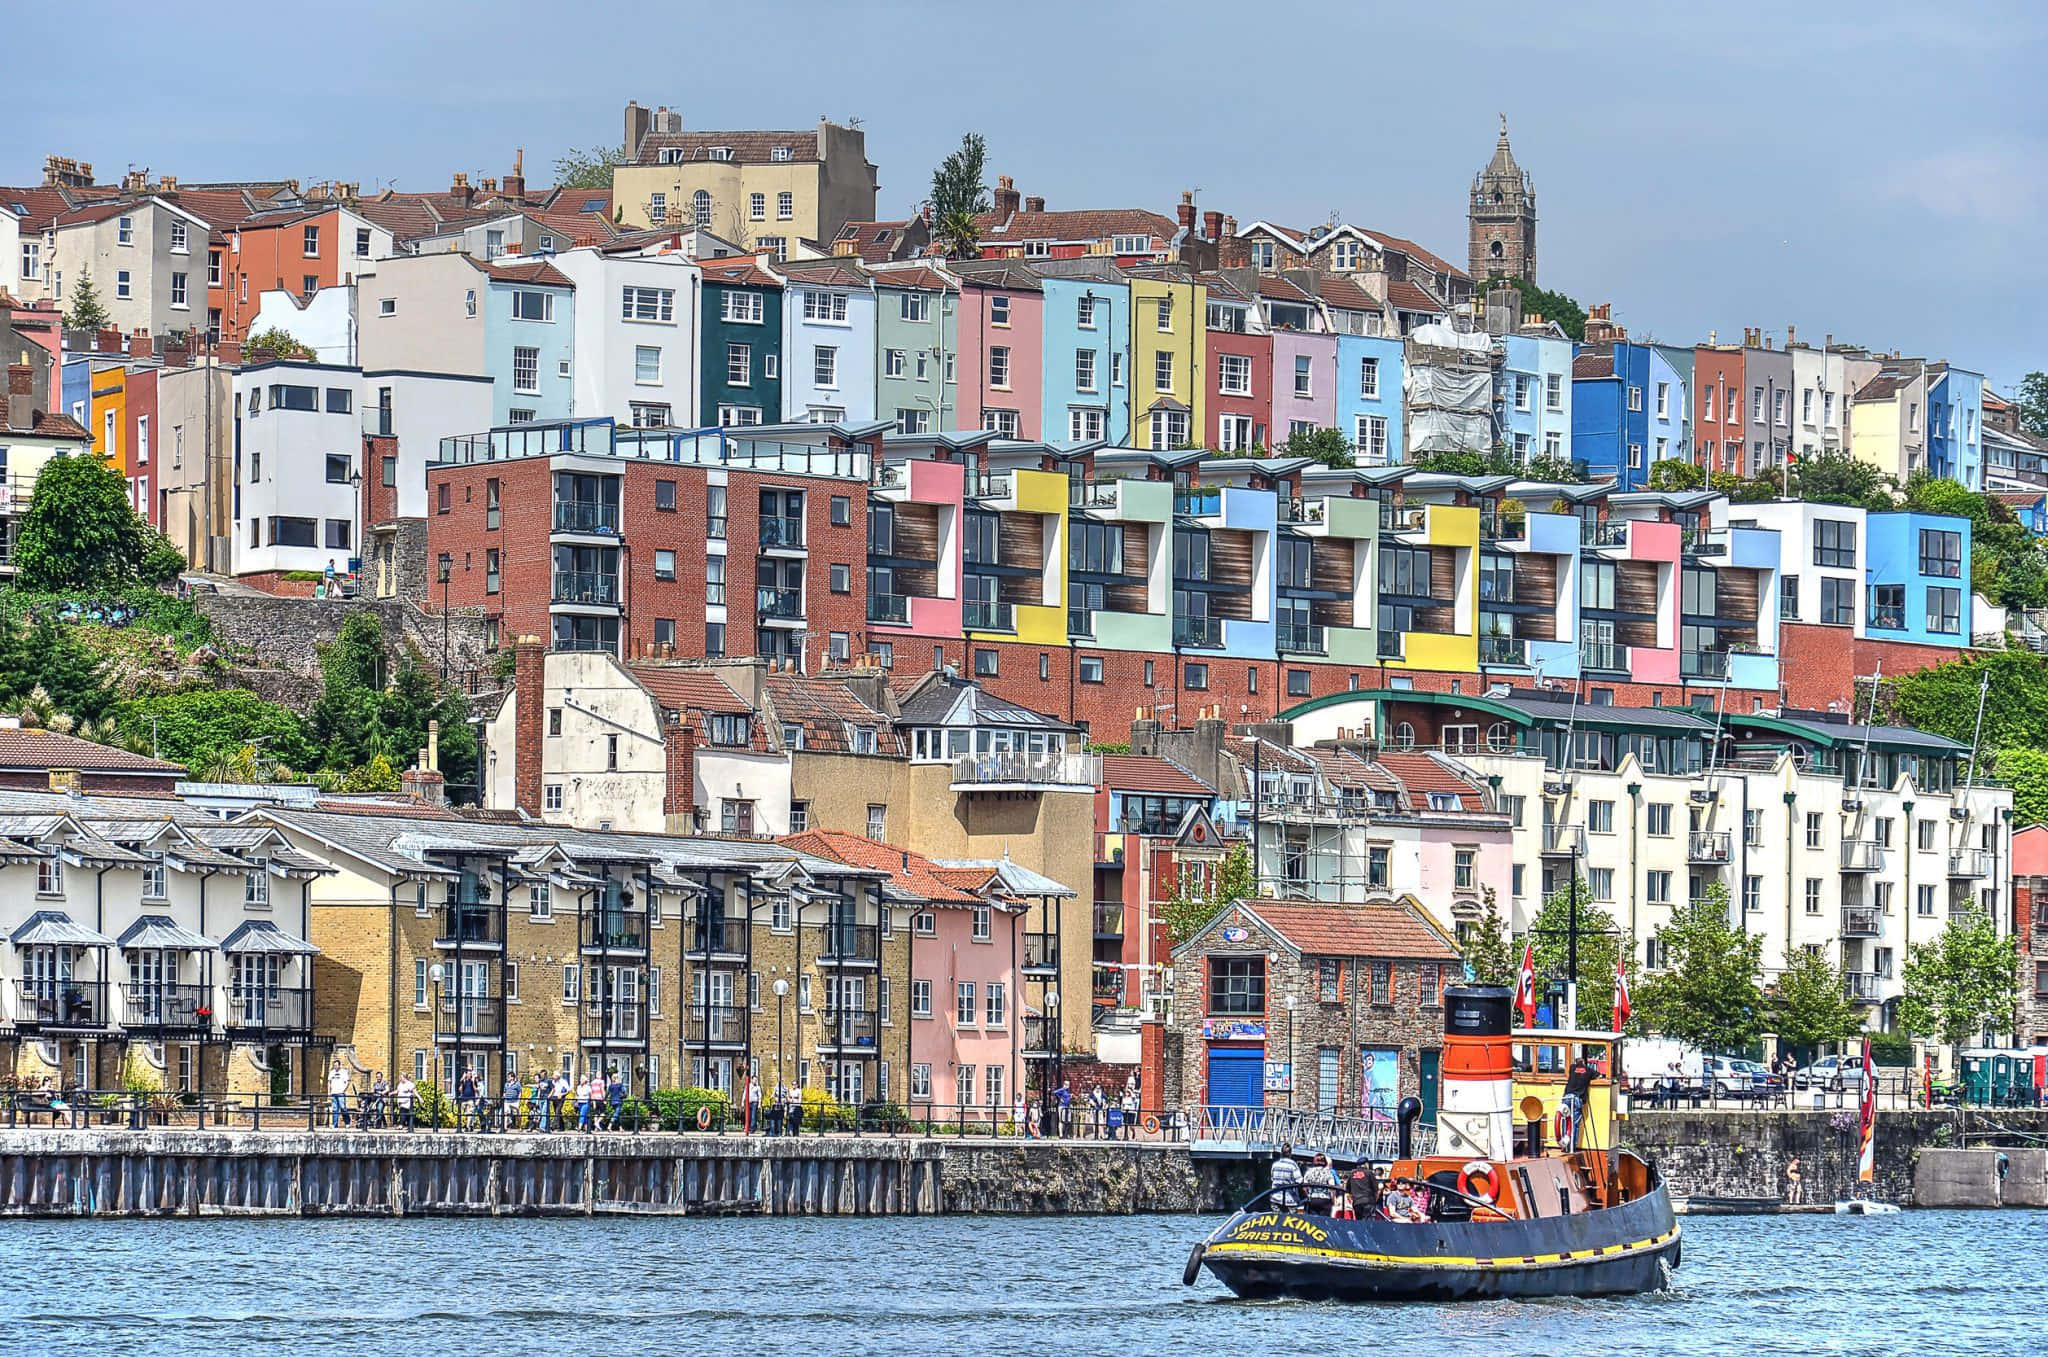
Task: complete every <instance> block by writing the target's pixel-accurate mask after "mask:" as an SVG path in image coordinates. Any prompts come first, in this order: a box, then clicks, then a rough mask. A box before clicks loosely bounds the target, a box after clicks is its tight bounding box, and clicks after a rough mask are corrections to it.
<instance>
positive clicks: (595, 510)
mask: <svg viewBox="0 0 2048 1357" xmlns="http://www.w3.org/2000/svg"><path fill="white" fill-rule="evenodd" d="M555 531H556V532H594V533H604V534H607V535H610V536H617V535H618V531H619V506H618V505H616V504H603V503H599V502H598V501H596V500H581V499H565V500H557V501H556V502H555Z"/></svg>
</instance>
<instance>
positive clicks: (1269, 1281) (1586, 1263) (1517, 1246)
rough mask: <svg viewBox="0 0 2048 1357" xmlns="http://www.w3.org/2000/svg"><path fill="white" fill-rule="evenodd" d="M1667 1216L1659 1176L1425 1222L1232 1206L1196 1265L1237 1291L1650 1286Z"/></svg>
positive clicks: (1665, 1272) (1617, 1289) (1519, 1292)
mask: <svg viewBox="0 0 2048 1357" xmlns="http://www.w3.org/2000/svg"><path fill="white" fill-rule="evenodd" d="M1679 1253H1680V1250H1679V1236H1678V1222H1677V1219H1676V1218H1675V1217H1674V1216H1673V1215H1672V1212H1671V1201H1670V1198H1669V1197H1668V1196H1667V1195H1666V1193H1665V1191H1664V1188H1663V1186H1662V1185H1661V1184H1660V1185H1659V1186H1658V1187H1657V1188H1656V1189H1655V1190H1654V1191H1653V1192H1651V1193H1649V1194H1648V1195H1646V1196H1643V1197H1640V1198H1638V1199H1637V1200H1635V1201H1632V1202H1628V1203H1626V1204H1625V1205H1622V1206H1617V1207H1614V1208H1611V1209H1609V1210H1604V1211H1586V1212H1582V1213H1580V1214H1577V1215H1570V1216H1548V1217H1543V1218H1540V1219H1537V1220H1528V1221H1522V1220H1511V1221H1490V1222H1483V1223H1481V1222H1454V1223H1442V1224H1427V1225H1408V1224H1398V1223H1395V1222H1392V1221H1385V1220H1372V1221H1347V1220H1333V1219H1330V1218H1328V1217H1324V1216H1312V1215H1306V1214H1303V1213H1301V1212H1297V1211H1281V1212H1275V1211H1256V1212H1239V1213H1238V1215H1237V1216H1236V1217H1234V1218H1233V1219H1232V1220H1231V1221H1230V1222H1229V1223H1228V1224H1227V1225H1226V1226H1225V1227H1224V1228H1223V1229H1222V1230H1220V1231H1218V1232H1217V1234H1216V1235H1214V1236H1212V1238H1211V1239H1210V1240H1209V1242H1208V1243H1207V1244H1205V1245H1204V1246H1203V1249H1202V1254H1201V1263H1202V1266H1204V1267H1207V1268H1208V1269H1209V1271H1210V1272H1211V1273H1213V1274H1214V1275H1215V1277H1216V1279H1217V1280H1218V1281H1220V1282H1222V1283H1223V1284H1224V1285H1225V1286H1227V1287H1229V1288H1230V1289H1231V1290H1232V1291H1234V1292H1236V1293H1237V1294H1238V1295H1240V1296H1244V1297H1248V1298H1249V1297H1270V1296H1291V1297H1298V1298H1301V1299H1306V1300H1346V1301H1404V1300H1427V1301H1449V1300H1489V1299H1497V1298H1502V1297H1510V1298H1524V1297H1537V1296H1619V1295H1631V1294H1634V1293H1637V1292H1643V1291H1658V1290H1662V1289H1663V1288H1664V1287H1666V1286H1668V1285H1669V1284H1670V1280H1671V1269H1673V1268H1675V1267H1677V1266H1678V1263H1679Z"/></svg>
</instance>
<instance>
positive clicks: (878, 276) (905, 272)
mask: <svg viewBox="0 0 2048 1357" xmlns="http://www.w3.org/2000/svg"><path fill="white" fill-rule="evenodd" d="M875 286H876V287H895V288H903V289H906V290H911V291H918V292H950V291H951V290H952V289H953V280H952V279H951V278H948V277H947V276H946V275H945V274H943V273H941V272H939V271H938V270H937V269H934V268H927V267H926V266H924V265H922V264H920V265H918V266H917V267H915V268H908V269H878V270H876V272H875Z"/></svg>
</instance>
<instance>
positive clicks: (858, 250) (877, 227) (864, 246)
mask: <svg viewBox="0 0 2048 1357" xmlns="http://www.w3.org/2000/svg"><path fill="white" fill-rule="evenodd" d="M908 225H910V223H909V222H908V221H850V222H847V223H845V224H844V225H843V226H841V227H840V228H839V234H838V235H836V236H834V237H832V243H833V245H834V246H839V245H851V246H852V247H853V255H854V257H855V258H856V259H859V260H860V261H861V262H862V263H866V264H879V263H881V262H883V261H884V260H887V259H892V258H894V257H895V251H896V248H897V247H898V246H900V245H901V244H902V243H903V228H904V227H906V226H908Z"/></svg>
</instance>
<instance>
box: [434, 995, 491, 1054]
mask: <svg viewBox="0 0 2048 1357" xmlns="http://www.w3.org/2000/svg"><path fill="white" fill-rule="evenodd" d="M504 1039H505V996H504V995H503V994H463V995H444V996H443V997H442V1000H441V1003H440V1005H439V1006H438V1007H436V1008H435V1009H434V1040H435V1041H436V1042H438V1043H442V1044H445V1045H451V1046H452V1045H454V1044H455V1043H457V1042H465V1043H475V1044H478V1045H482V1044H485V1043H488V1042H494V1041H503V1040H504Z"/></svg>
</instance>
